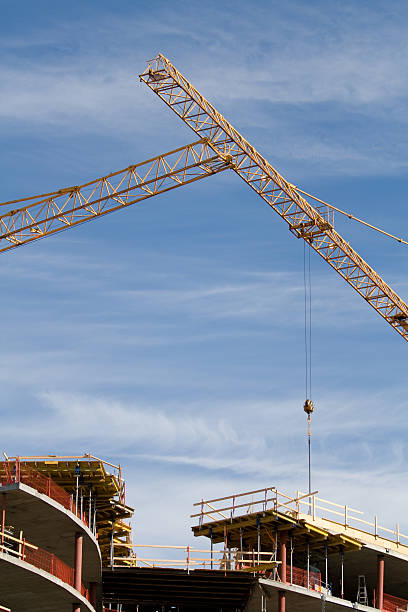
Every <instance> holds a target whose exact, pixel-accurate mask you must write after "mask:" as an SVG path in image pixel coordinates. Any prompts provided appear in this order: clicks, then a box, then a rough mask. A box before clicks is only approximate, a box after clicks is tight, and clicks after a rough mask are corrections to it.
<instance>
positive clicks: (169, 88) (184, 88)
mask: <svg viewBox="0 0 408 612" xmlns="http://www.w3.org/2000/svg"><path fill="white" fill-rule="evenodd" d="M140 79H141V81H143V82H144V83H146V84H147V85H148V86H149V87H150V89H152V90H153V91H154V92H155V93H156V94H157V95H158V96H159V98H161V99H162V100H163V101H164V102H165V103H166V104H167V105H168V106H169V107H170V108H171V109H172V110H173V111H174V112H175V113H176V114H177V115H178V116H179V117H180V118H181V119H182V120H183V121H184V122H185V123H186V124H187V125H188V126H189V127H191V128H192V129H193V130H194V132H195V133H196V134H198V135H199V136H200V137H205V138H208V139H209V145H210V146H211V148H212V149H213V151H214V152H215V153H217V154H218V155H220V156H222V157H224V158H226V157H228V159H231V162H232V167H233V170H234V171H235V172H236V173H237V174H238V175H239V176H240V177H241V178H242V179H243V180H244V181H245V182H246V183H247V184H248V185H249V186H250V187H252V189H254V191H255V192H256V193H257V194H258V195H260V196H261V198H263V200H264V201H265V202H266V203H267V204H268V205H269V206H270V207H271V208H273V210H275V212H277V213H278V214H279V215H280V217H281V218H282V219H284V220H285V221H286V222H287V224H288V226H289V230H290V231H291V232H292V233H293V234H294V235H295V236H296V237H297V238H303V240H305V241H306V242H307V243H308V244H309V245H310V246H311V248H312V249H314V250H315V251H316V252H317V253H318V254H319V255H320V256H321V257H322V258H323V259H324V260H325V261H327V263H328V264H329V265H330V266H331V267H332V268H334V270H336V272H337V273H338V274H340V276H342V277H343V278H344V279H345V280H346V281H347V283H348V284H349V285H351V286H352V287H353V289H355V291H357V293H359V294H360V295H361V296H362V297H363V298H364V299H365V300H366V301H367V303H368V304H370V306H372V308H374V310H375V311H376V312H378V314H380V315H381V316H382V317H383V318H384V319H385V320H386V321H387V322H388V323H389V324H390V325H391V327H393V328H394V329H395V330H396V331H397V332H398V333H399V334H401V336H402V337H403V338H405V340H407V341H408V306H407V304H406V303H405V302H404V301H403V300H402V299H401V298H400V297H399V296H398V295H397V294H396V293H395V291H393V290H392V289H391V287H389V286H388V285H387V284H386V283H385V281H384V280H383V279H382V278H381V277H380V276H379V274H377V272H376V271H375V270H374V269H373V268H371V267H370V266H369V265H368V264H367V263H366V262H365V261H364V260H363V259H362V257H360V255H359V254H358V253H357V252H356V251H355V250H354V249H353V248H352V247H351V246H350V244H349V243H348V242H347V241H346V240H344V238H342V236H340V235H339V234H338V233H337V232H336V231H335V229H334V227H333V225H332V223H330V217H329V214H328V213H327V214H325V213H324V212H322V211H320V210H318V209H317V208H315V207H314V206H312V205H311V204H310V203H309V202H308V201H307V200H306V199H305V198H304V197H302V195H301V194H300V192H299V190H298V189H296V187H295V186H294V185H292V184H291V183H290V182H289V181H287V180H286V179H284V178H283V177H282V176H281V175H280V174H279V172H278V171H277V170H275V168H273V167H272V166H271V164H270V163H269V162H268V161H267V160H266V159H265V158H264V157H262V155H260V153H258V151H257V150H256V149H255V148H254V147H253V146H252V145H251V144H250V143H249V142H248V141H247V140H245V138H244V137H243V136H241V134H239V132H237V130H235V129H234V128H233V127H232V125H231V124H230V123H229V122H228V121H227V120H226V119H225V118H224V117H223V116H222V115H221V114H220V113H219V112H218V111H217V110H216V109H215V108H214V107H213V106H212V105H211V104H210V102H208V100H206V99H205V98H204V96H202V95H201V94H200V93H199V92H198V91H197V90H196V89H195V88H194V87H193V85H192V84H191V83H190V82H189V81H188V80H187V79H186V78H185V77H184V76H183V75H182V74H181V73H180V72H178V70H177V69H176V68H175V67H174V66H173V65H172V64H171V63H170V61H169V60H168V59H167V58H166V57H164V56H163V55H162V54H159V55H158V56H157V57H156V58H155V59H154V60H151V61H150V62H148V67H147V69H146V70H145V72H143V74H141V75H140Z"/></svg>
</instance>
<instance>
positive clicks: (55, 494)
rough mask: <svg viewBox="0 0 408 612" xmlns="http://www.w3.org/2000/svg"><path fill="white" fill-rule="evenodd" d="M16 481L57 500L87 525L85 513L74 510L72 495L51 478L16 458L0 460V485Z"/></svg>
mask: <svg viewBox="0 0 408 612" xmlns="http://www.w3.org/2000/svg"><path fill="white" fill-rule="evenodd" d="M16 482H22V483H23V484H26V485H28V486H29V487H32V488H33V489H35V490H36V491H38V492H39V493H42V494H44V495H46V496H47V497H49V498H50V499H53V500H54V501H56V502H58V503H59V504H61V505H62V506H63V507H64V508H65V509H66V510H69V511H70V512H72V513H73V514H75V515H76V516H77V517H78V518H79V519H81V520H82V522H83V523H84V524H85V525H86V526H88V521H87V520H86V516H85V513H84V512H83V513H82V515H81V512H80V510H78V511H77V512H75V504H74V502H73V497H72V495H70V494H69V493H68V492H67V491H65V489H63V488H62V487H60V486H59V485H57V484H56V483H55V482H54V481H53V480H52V478H49V476H45V475H44V474H41V472H38V471H37V470H35V469H34V468H33V467H31V466H28V465H25V464H24V463H22V462H21V461H19V460H18V459H16V460H15V461H0V485H8V484H13V483H16Z"/></svg>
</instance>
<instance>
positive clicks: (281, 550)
mask: <svg viewBox="0 0 408 612" xmlns="http://www.w3.org/2000/svg"><path fill="white" fill-rule="evenodd" d="M287 540H288V534H287V533H286V531H282V533H281V534H280V538H279V545H278V561H280V567H279V578H280V579H281V582H285V583H286V582H287V580H286V543H287Z"/></svg>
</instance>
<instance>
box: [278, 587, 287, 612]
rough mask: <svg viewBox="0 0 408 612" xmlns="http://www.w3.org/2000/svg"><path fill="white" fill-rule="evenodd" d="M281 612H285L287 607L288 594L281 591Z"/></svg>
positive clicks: (279, 593) (279, 594)
mask: <svg viewBox="0 0 408 612" xmlns="http://www.w3.org/2000/svg"><path fill="white" fill-rule="evenodd" d="M278 596H279V612H285V607H286V593H285V591H279V592H278Z"/></svg>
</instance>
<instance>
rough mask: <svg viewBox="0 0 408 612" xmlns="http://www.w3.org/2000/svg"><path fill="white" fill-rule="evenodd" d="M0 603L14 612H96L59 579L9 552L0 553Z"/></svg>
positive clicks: (85, 600) (87, 602)
mask: <svg viewBox="0 0 408 612" xmlns="http://www.w3.org/2000/svg"><path fill="white" fill-rule="evenodd" d="M0 593H1V603H2V605H4V606H7V607H9V608H11V610H12V611H13V612H39V611H40V610H41V612H72V604H73V603H75V602H77V603H79V604H80V605H81V611H85V610H87V611H89V612H95V611H94V608H93V607H92V606H91V604H90V603H89V601H88V600H87V599H85V598H84V597H82V595H80V594H79V593H78V592H77V591H76V590H75V589H74V588H73V587H71V586H69V585H68V584H65V582H63V581H62V580H60V579H59V578H55V577H54V576H52V575H51V574H48V573H47V572H44V571H43V570H40V569H37V568H35V567H34V566H33V565H30V564H29V563H26V562H25V561H20V560H19V559H17V558H16V557H12V555H8V554H7V553H0Z"/></svg>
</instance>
